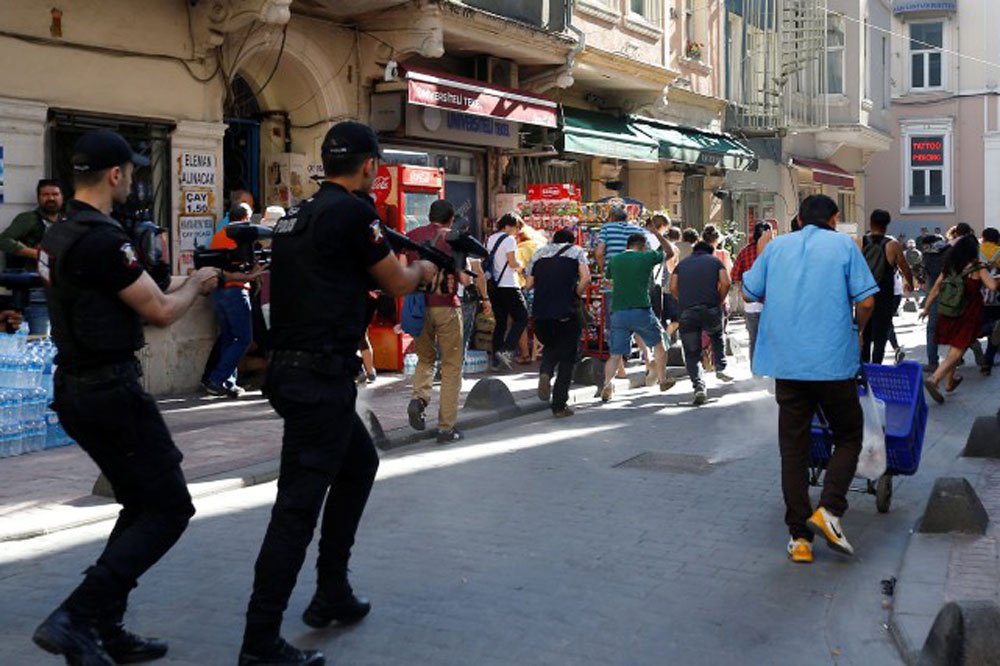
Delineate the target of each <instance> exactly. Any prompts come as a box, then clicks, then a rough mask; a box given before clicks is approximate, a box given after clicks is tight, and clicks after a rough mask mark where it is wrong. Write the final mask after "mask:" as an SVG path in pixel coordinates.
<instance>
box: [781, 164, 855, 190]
mask: <svg viewBox="0 0 1000 666" xmlns="http://www.w3.org/2000/svg"><path fill="white" fill-rule="evenodd" d="M792 164H793V165H794V166H796V167H798V168H799V169H805V170H806V171H811V172H812V179H813V182H814V183H821V184H823V185H834V186H836V187H847V188H853V187H854V176H852V175H851V174H850V173H848V172H847V171H844V170H843V169H841V168H840V167H839V166H837V165H836V164H830V163H829V162H823V161H822V160H811V159H808V158H805V157H792Z"/></svg>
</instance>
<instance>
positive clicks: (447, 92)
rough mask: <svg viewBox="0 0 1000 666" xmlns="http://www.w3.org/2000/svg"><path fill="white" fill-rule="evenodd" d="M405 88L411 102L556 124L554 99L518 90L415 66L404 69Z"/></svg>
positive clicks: (556, 108) (521, 121)
mask: <svg viewBox="0 0 1000 666" xmlns="http://www.w3.org/2000/svg"><path fill="white" fill-rule="evenodd" d="M406 89H407V101H408V102H409V103H410V104H419V105H421V106H433V107H437V108H439V109H448V110H449V111H459V112H461V113H468V114H470V115H473V116H483V117H486V118H496V119H498V120H508V121H511V122H516V123H527V124H529V125H541V126H542V127H555V126H556V119H557V118H556V116H557V110H558V107H557V105H556V103H555V102H553V101H552V100H550V99H546V98H544V97H538V96H537V95H532V94H530V93H527V92H524V91H521V90H510V89H507V88H501V87H499V86H494V85H492V84H489V83H484V82H482V81H476V80H474V79H464V78H462V77H459V76H452V75H450V74H442V73H438V72H431V71H428V70H418V69H407V71H406Z"/></svg>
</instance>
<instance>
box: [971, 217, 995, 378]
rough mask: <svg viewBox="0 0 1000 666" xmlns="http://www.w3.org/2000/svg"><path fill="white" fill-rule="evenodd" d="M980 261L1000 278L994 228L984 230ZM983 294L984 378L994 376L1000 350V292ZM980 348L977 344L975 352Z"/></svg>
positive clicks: (981, 368) (982, 370)
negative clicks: (994, 364) (995, 360)
mask: <svg viewBox="0 0 1000 666" xmlns="http://www.w3.org/2000/svg"><path fill="white" fill-rule="evenodd" d="M979 260H980V261H982V262H983V265H985V266H986V269H987V270H988V271H989V272H990V275H992V276H993V277H994V278H1000V231H998V230H996V229H994V228H993V227H986V228H985V229H983V235H982V242H980V244H979ZM982 293H983V328H982V330H981V333H982V335H984V336H986V353H985V354H983V355H981V357H980V359H979V372H980V373H982V375H983V376H984V377H989V376H990V375H991V374H993V360H994V359H995V358H996V355H997V351H998V349H1000V292H997V291H991V290H989V289H987V288H986V287H983V289H982ZM978 348H979V342H976V344H975V346H974V347H973V351H975V350H976V349H978Z"/></svg>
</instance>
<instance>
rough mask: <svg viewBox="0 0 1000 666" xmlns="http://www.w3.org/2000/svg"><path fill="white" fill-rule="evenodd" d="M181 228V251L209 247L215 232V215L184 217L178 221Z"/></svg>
mask: <svg viewBox="0 0 1000 666" xmlns="http://www.w3.org/2000/svg"><path fill="white" fill-rule="evenodd" d="M178 227H179V228H180V250H181V252H184V251H187V250H194V249H195V248H197V247H208V245H209V243H211V242H212V234H213V233H214V232H215V216H214V215H182V216H181V217H180V219H179V220H178Z"/></svg>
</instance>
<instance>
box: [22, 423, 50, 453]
mask: <svg viewBox="0 0 1000 666" xmlns="http://www.w3.org/2000/svg"><path fill="white" fill-rule="evenodd" d="M24 432H25V438H24V439H25V448H26V451H25V452H26V453H34V452H36V451H41V450H42V449H44V448H45V421H43V420H41V419H34V420H31V421H28V422H27V424H26V425H25V428H24Z"/></svg>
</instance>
